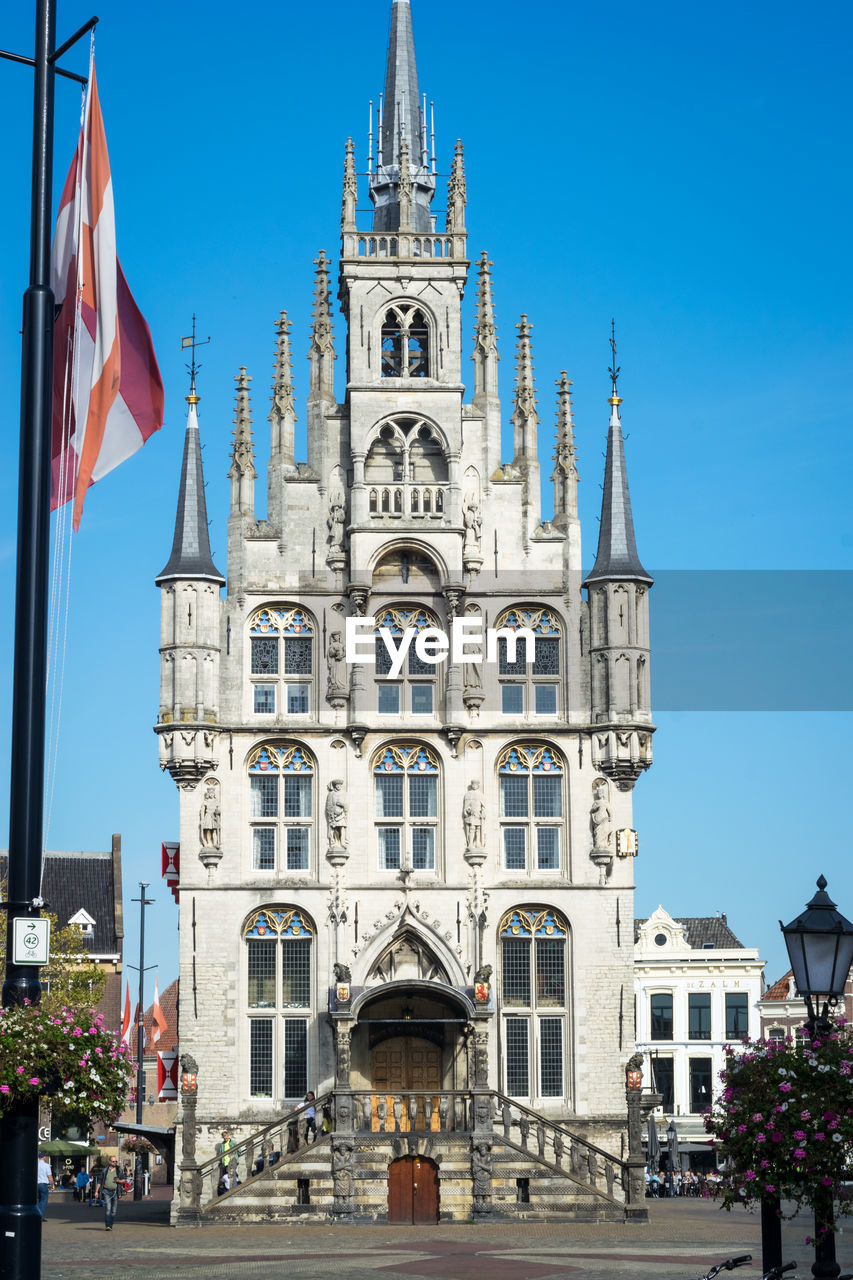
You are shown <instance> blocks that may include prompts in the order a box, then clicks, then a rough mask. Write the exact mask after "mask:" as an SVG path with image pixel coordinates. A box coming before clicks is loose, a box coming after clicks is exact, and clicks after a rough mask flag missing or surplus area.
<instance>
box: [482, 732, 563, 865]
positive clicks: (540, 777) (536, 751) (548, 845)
mask: <svg viewBox="0 0 853 1280" xmlns="http://www.w3.org/2000/svg"><path fill="white" fill-rule="evenodd" d="M498 782H499V789H500V817H501V841H502V845H503V866H504V870H505V871H527V872H531V873H533V872H543V871H544V872H554V871H559V870H560V866H561V853H560V850H561V840H562V837H561V832H562V829H563V821H562V819H563V760H562V757H561V756H560V755H559V754H558V753H557V750H556V748H553V747H550V746H547V745H543V744H537V743H527V744H519V745H518V746H513V747H507V748H506V749H505V750H504V751H503V752H502V754H501V756H500V758H499V760H498ZM522 819H524V820H525V821H524V825H522V823H521V820H522ZM531 860H532V861H533V865H530V863H531Z"/></svg>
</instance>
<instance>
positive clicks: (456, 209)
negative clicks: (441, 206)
mask: <svg viewBox="0 0 853 1280" xmlns="http://www.w3.org/2000/svg"><path fill="white" fill-rule="evenodd" d="M467 198H468V197H467V188H466V185H465V148H464V147H463V146H462V139H461V138H457V139H456V150H455V152H454V154H453V167H452V168H451V170H450V181H449V182H448V184H447V231H448V233H449V234H452V233H453V232H463V233H464V231H465V205H466V203H467Z"/></svg>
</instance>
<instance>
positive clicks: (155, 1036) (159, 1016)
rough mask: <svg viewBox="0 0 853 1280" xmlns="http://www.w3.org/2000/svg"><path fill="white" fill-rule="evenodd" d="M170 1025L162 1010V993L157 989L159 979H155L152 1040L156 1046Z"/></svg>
mask: <svg viewBox="0 0 853 1280" xmlns="http://www.w3.org/2000/svg"><path fill="white" fill-rule="evenodd" d="M168 1026H169V1024H168V1023H167V1021H166V1019H165V1017H164V1016H163V1010H162V1009H161V1008H160V992H159V991H158V989H157V977H156V975H155V977H154V1008H153V1010H152V1019H151V1038H152V1040H153V1041H154V1043H155V1044H156V1043H157V1041H158V1040H159V1039H160V1037H161V1035H162V1034H163V1032H164V1031H166V1030H167V1028H168Z"/></svg>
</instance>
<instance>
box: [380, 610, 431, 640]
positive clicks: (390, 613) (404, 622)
mask: <svg viewBox="0 0 853 1280" xmlns="http://www.w3.org/2000/svg"><path fill="white" fill-rule="evenodd" d="M374 616H375V618H376V627H375V629H374V634H375V635H377V636H378V635H379V629H380V627H387V626H388V618H389V617H390V619H391V623H392V635H399V634H400V633H401V632H403V631H405V630H406V629H407V628H409V629H414V630H415V631H425V630H426V629H427V627H438V628H439V629H441V623H440V622H439V620H438V617H437V615H436V614H434V613H433V611H432V610H431V609H428V608H427V607H426V605H422V604H413V605H399V604H394V605H383V606H381V607H380V608H379V609H378V610H377V612H376V614H375V615H374ZM393 628H397V630H393Z"/></svg>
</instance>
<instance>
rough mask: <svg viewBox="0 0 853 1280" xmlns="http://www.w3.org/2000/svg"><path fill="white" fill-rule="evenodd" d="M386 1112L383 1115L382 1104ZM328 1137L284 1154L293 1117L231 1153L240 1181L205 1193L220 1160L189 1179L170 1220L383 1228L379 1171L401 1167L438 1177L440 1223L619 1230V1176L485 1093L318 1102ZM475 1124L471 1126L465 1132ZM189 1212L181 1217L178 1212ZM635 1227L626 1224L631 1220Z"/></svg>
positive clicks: (604, 1161) (551, 1127)
mask: <svg viewBox="0 0 853 1280" xmlns="http://www.w3.org/2000/svg"><path fill="white" fill-rule="evenodd" d="M386 1101H387V1105H386ZM324 1106H326V1107H329V1109H330V1110H331V1111H332V1113H333V1114H334V1115H335V1128H334V1131H333V1132H332V1133H326V1134H318V1135H317V1139H316V1141H315V1142H314V1143H313V1144H311V1145H305V1144H303V1145H301V1146H298V1147H297V1148H296V1149H295V1150H293V1149H291V1150H290V1151H289V1152H288V1151H287V1145H288V1141H289V1142H290V1145H291V1148H292V1147H293V1143H294V1132H295V1131H297V1130H298V1129H299V1128H300V1127H301V1126H300V1124H299V1120H300V1112H301V1111H302V1110H304V1108H299V1109H297V1110H296V1111H294V1112H292V1113H290V1114H289V1115H287V1116H283V1117H281V1118H280V1119H279V1120H277V1121H276V1122H275V1123H274V1124H272V1125H268V1126H266V1127H265V1128H264V1129H262V1130H259V1131H258V1132H257V1133H255V1134H253V1135H252V1136H251V1137H250V1138H248V1139H245V1140H243V1141H242V1142H240V1143H237V1144H235V1147H234V1149H233V1150H232V1151H231V1152H230V1153H229V1156H230V1167H231V1169H232V1171H233V1172H234V1173H237V1174H238V1176H239V1175H242V1178H243V1180H242V1181H241V1182H239V1183H237V1185H235V1186H232V1188H231V1189H230V1190H228V1191H226V1192H225V1193H224V1194H217V1190H216V1183H217V1181H218V1178H219V1174H220V1172H221V1167H222V1164H221V1158H219V1157H216V1158H214V1159H213V1160H209V1161H207V1162H206V1164H204V1165H202V1166H196V1167H195V1168H194V1170H192V1171H190V1174H191V1176H192V1177H193V1178H194V1182H193V1186H194V1187H196V1188H198V1195H197V1197H194V1199H195V1204H194V1205H191V1206H187V1204H186V1195H185V1191H186V1184H185V1182H184V1177H185V1175H186V1173H187V1171H186V1170H185V1169H182V1181H181V1201H182V1211H181V1213H179V1214H178V1215H177V1218H176V1221H196V1222H198V1221H205V1220H207V1221H227V1220H233V1221H241V1222H258V1221H271V1220H272V1221H275V1220H287V1221H293V1222H297V1221H304V1222H310V1221H314V1222H316V1221H342V1222H353V1221H356V1222H386V1221H387V1217H388V1179H389V1172H388V1170H389V1165H390V1164H391V1163H392V1161H394V1160H397V1159H400V1158H401V1157H404V1156H417V1157H421V1158H426V1159H428V1160H432V1161H434V1162H435V1163H436V1164H437V1166H438V1178H439V1204H438V1215H439V1220H440V1221H448V1222H459V1221H468V1220H470V1219H472V1218H473V1219H474V1220H478V1221H484V1222H485V1221H489V1220H493V1221H494V1220H504V1221H505V1220H513V1219H517V1220H531V1221H537V1220H538V1221H582V1222H601V1221H622V1220H624V1218H625V1217H626V1210H627V1207H628V1185H629V1183H628V1177H627V1167H626V1165H625V1164H624V1163H623V1162H622V1161H621V1160H620V1159H618V1158H617V1157H616V1156H613V1155H611V1154H610V1153H609V1152H606V1151H603V1150H601V1149H600V1148H598V1147H595V1146H594V1145H593V1144H591V1143H589V1142H587V1141H586V1140H585V1139H583V1138H580V1137H579V1136H578V1135H576V1134H573V1133H571V1132H570V1131H569V1130H568V1129H566V1128H565V1126H564V1125H562V1124H561V1123H559V1122H555V1121H553V1120H549V1119H546V1118H545V1117H544V1116H541V1115H539V1114H538V1113H537V1112H534V1111H532V1110H530V1109H529V1108H526V1107H524V1106H523V1105H521V1104H519V1103H517V1102H514V1101H513V1100H512V1099H510V1098H507V1097H505V1096H504V1095H502V1094H499V1093H496V1092H493V1091H492V1092H488V1091H485V1092H481V1093H480V1094H479V1095H478V1096H477V1097H476V1105H475V1098H474V1095H472V1094H465V1095H461V1094H457V1095H452V1096H443V1097H440V1098H439V1096H438V1095H431V1096H430V1095H420V1094H407V1095H400V1096H393V1097H392V1096H391V1095H388V1097H387V1100H386V1099H383V1100H382V1104H381V1105H380V1106H379V1107H377V1103H376V1097H375V1095H370V1094H365V1096H364V1098H360V1096H359V1095H354V1094H352V1093H349V1092H348V1093H346V1094H345V1095H344V1096H343V1097H341V1098H339V1097H338V1096H337V1095H336V1094H332V1093H330V1094H327V1095H326V1096H325V1097H323V1098H322V1099H318V1100H317V1103H316V1107H317V1114H318V1115H320V1114H322V1109H323V1107H324ZM475 1122H476V1123H475ZM186 1208H189V1212H186V1211H184V1210H185V1209H186ZM635 1216H636V1215H635Z"/></svg>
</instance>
